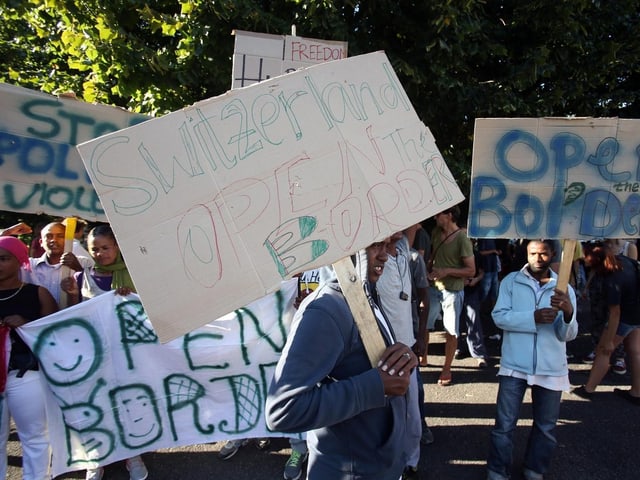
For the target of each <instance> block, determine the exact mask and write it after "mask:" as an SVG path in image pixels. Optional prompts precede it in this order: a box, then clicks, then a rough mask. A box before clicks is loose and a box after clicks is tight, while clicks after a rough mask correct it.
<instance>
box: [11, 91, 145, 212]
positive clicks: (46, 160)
mask: <svg viewBox="0 0 640 480" xmlns="http://www.w3.org/2000/svg"><path fill="white" fill-rule="evenodd" d="M0 112H1V115H0V173H1V176H0V178H1V179H2V180H1V183H2V186H1V193H0V210H9V211H13V212H25V213H47V214H49V215H54V216H71V215H76V216H79V217H82V218H86V219H89V220H102V221H105V220H106V217H105V214H104V210H103V209H102V206H101V205H100V201H99V198H98V195H97V194H96V192H95V191H94V189H93V187H92V186H91V182H90V180H89V177H88V176H87V174H86V172H85V169H84V164H83V163H82V160H80V155H78V151H77V150H76V149H75V145H77V144H78V143H81V142H85V141H87V140H90V139H92V138H96V137H99V136H100V135H103V134H105V133H109V132H115V131H116V130H120V129H122V128H125V127H129V126H131V125H135V124H136V123H140V122H142V121H144V120H146V119H147V118H148V117H146V116H143V115H138V114H132V113H131V112H127V111H126V110H123V109H120V108H114V107H109V106H105V105H93V104H90V103H85V102H82V101H78V100H75V99H73V98H62V97H60V98H58V97H56V96H53V95H49V94H46V93H42V92H37V91H34V90H29V89H27V88H22V87H16V86H13V85H8V84H3V83H0Z"/></svg>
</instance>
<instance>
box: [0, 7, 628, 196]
mask: <svg viewBox="0 0 640 480" xmlns="http://www.w3.org/2000/svg"><path fill="white" fill-rule="evenodd" d="M639 7H640V2H639V1H637V0H616V1H615V2H614V1H605V0H601V1H600V0H529V1H526V2H524V1H520V0H495V1H491V0H486V1H482V0H476V1H474V0H439V1H408V0H395V1H391V0H368V1H366V2H361V1H350V0H338V1H328V0H310V1H304V0H215V1H214V0H178V1H176V0H148V1H143V0H5V2H4V5H3V6H0V12H1V13H2V18H3V22H2V23H0V64H2V65H1V67H2V68H0V80H1V81H4V82H8V83H13V84H18V85H22V86H25V87H30V88H36V89H41V90H44V91H47V92H51V93H61V92H63V91H67V90H73V91H74V92H76V93H77V95H78V96H79V97H81V98H83V99H84V100H86V101H90V102H101V103H106V104H113V105H118V106H121V107H125V108H128V109H130V110H132V111H137V112H142V113H147V114H152V115H161V114H164V113H167V112H169V111H173V110H176V109H179V108H181V107H183V106H185V105H189V104H192V103H194V102H196V101H198V100H201V99H204V98H208V97H212V96H215V95H219V94H222V93H224V92H225V91H226V90H228V88H229V86H230V83H231V57H232V52H233V43H234V41H233V37H232V36H231V33H232V31H233V30H234V29H239V30H249V31H256V32H265V33H274V34H287V33H289V32H290V28H291V25H292V24H295V25H296V26H297V32H298V34H299V35H302V36H305V37H312V38H322V39H330V40H346V41H348V42H349V54H350V55H357V54H361V53H367V52H371V51H375V50H385V51H386V53H387V55H388V57H389V58H390V60H391V62H392V64H393V66H394V69H395V70H396V72H397V74H398V76H399V77H400V80H401V81H402V83H403V86H404V87H405V89H406V91H407V93H408V95H409V97H410V98H411V100H412V102H413V104H414V106H415V109H416V111H417V112H418V114H419V115H420V117H421V118H422V119H423V121H424V122H425V124H427V125H428V126H429V128H431V130H432V131H433V133H434V136H435V138H436V140H437V142H438V145H439V147H440V149H441V150H442V152H443V154H444V156H445V159H446V160H447V163H448V164H449V166H450V168H451V169H452V170H453V172H454V174H455V175H456V178H457V179H459V183H460V185H461V187H462V188H463V191H465V190H466V189H467V188H468V179H469V174H470V172H469V170H470V168H469V166H470V161H471V148H472V143H473V125H474V120H475V118H478V117H540V116H565V115H576V116H620V117H626V118H633V117H636V118H638V115H639V113H640V99H639V98H638V95H639V92H640V78H639V75H640V64H639V62H640V37H639V36H638V35H637V33H638V32H639V31H640V25H639V17H640V8H639Z"/></svg>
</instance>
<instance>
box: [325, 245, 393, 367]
mask: <svg viewBox="0 0 640 480" xmlns="http://www.w3.org/2000/svg"><path fill="white" fill-rule="evenodd" d="M333 270H334V271H335V272H336V276H337V277H338V283H339V284H340V288H341V289H342V293H343V294H344V297H345V298H346V299H347V304H348V305H349V308H350V309H351V313H352V314H353V318H354V320H355V322H356V326H357V327H358V331H359V332H360V338H362V343H364V348H365V350H366V351H367V355H368V356H369V361H370V362H371V366H372V367H374V368H375V367H377V366H378V360H380V357H381V356H382V352H384V350H385V348H387V347H386V345H385V343H384V338H383V337H382V333H381V332H380V329H379V328H378V322H377V321H376V318H375V316H374V313H373V311H372V310H371V306H370V305H369V300H367V296H366V295H365V293H364V289H363V288H362V281H361V279H360V277H359V276H358V274H357V273H356V269H355V267H354V265H353V262H352V261H351V257H345V258H343V259H342V260H338V261H337V262H335V263H334V264H333Z"/></svg>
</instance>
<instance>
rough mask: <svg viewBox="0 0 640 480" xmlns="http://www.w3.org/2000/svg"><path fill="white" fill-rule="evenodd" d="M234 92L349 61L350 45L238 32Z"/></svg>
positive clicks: (286, 36)
mask: <svg viewBox="0 0 640 480" xmlns="http://www.w3.org/2000/svg"><path fill="white" fill-rule="evenodd" d="M233 34H234V35H235V37H236V40H235V45H234V51H233V79H232V82H231V88H232V89H233V88H240V87H246V86H249V85H253V84H254V83H258V82H261V81H263V80H268V79H270V78H273V77H277V76H279V75H283V74H285V73H290V72H293V71H295V70H298V69H300V68H304V67H309V66H311V65H316V64H318V63H323V62H330V61H332V60H342V59H343V58H347V45H348V44H347V42H339V41H333V40H319V39H316V38H304V37H297V36H291V35H270V34H268V33H256V32H246V31H243V30H234V32H233Z"/></svg>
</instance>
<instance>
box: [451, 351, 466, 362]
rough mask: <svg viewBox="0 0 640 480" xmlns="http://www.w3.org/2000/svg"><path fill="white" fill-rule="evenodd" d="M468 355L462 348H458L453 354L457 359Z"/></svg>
mask: <svg viewBox="0 0 640 480" xmlns="http://www.w3.org/2000/svg"><path fill="white" fill-rule="evenodd" d="M466 357H467V354H466V353H465V352H463V351H462V350H456V353H454V354H453V358H455V359H456V360H462V359H463V358H466Z"/></svg>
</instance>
